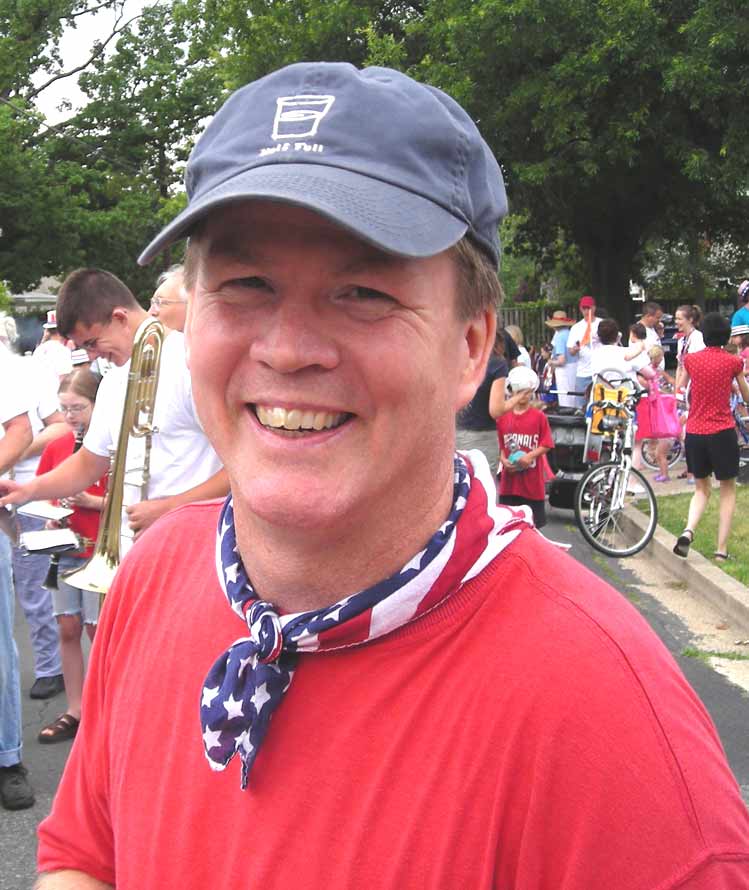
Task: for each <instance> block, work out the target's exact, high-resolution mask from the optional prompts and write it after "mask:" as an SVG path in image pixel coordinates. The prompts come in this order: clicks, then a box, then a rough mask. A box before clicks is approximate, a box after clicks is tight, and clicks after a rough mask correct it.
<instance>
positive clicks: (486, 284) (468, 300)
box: [58, 224, 504, 321]
mask: <svg viewBox="0 0 749 890" xmlns="http://www.w3.org/2000/svg"><path fill="white" fill-rule="evenodd" d="M200 230H201V226H200V224H198V226H197V227H196V229H195V230H193V232H192V233H191V234H190V240H189V241H188V242H187V249H186V250H185V264H184V269H183V284H184V286H185V288H186V289H187V290H188V291H190V290H192V288H193V287H194V286H195V280H196V277H197V272H198V256H199V241H200ZM451 250H452V252H453V256H454V257H455V262H456V266H457V272H458V299H457V307H456V308H457V314H458V319H459V320H460V321H468V319H470V318H475V317H476V316H477V315H480V314H481V313H482V312H484V311H485V310H487V309H494V311H495V312H496V311H498V310H499V307H500V306H501V305H502V301H503V300H504V293H503V292H502V285H501V283H500V281H499V276H498V275H497V270H496V268H495V267H494V264H493V263H492V261H491V259H490V258H489V257H488V256H487V254H485V253H484V251H483V250H481V249H480V248H478V247H477V246H476V245H475V244H474V242H473V241H471V239H470V238H469V237H468V236H467V235H466V236H464V237H463V238H461V239H460V241H458V243H457V244H455V245H454V246H453V247H452V248H451ZM58 311H59V310H58Z"/></svg>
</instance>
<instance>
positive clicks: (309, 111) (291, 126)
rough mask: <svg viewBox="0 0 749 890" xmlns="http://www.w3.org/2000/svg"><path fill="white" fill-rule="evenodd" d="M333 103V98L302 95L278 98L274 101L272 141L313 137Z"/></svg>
mask: <svg viewBox="0 0 749 890" xmlns="http://www.w3.org/2000/svg"><path fill="white" fill-rule="evenodd" d="M333 102H335V96H319V95H314V94H311V93H309V94H302V95H299V96H280V97H279V98H278V99H276V117H275V120H274V121H273V134H272V136H273V139H275V140H276V141H278V140H279V139H304V138H306V137H307V136H314V135H316V133H317V128H318V127H319V126H320V122H321V121H322V119H323V118H324V117H325V115H326V114H327V113H328V112H329V111H330V108H331V106H332V105H333Z"/></svg>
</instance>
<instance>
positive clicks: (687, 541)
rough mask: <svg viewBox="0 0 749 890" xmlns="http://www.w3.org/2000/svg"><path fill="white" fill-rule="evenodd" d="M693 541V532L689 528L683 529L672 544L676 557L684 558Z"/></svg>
mask: <svg viewBox="0 0 749 890" xmlns="http://www.w3.org/2000/svg"><path fill="white" fill-rule="evenodd" d="M693 541H694V532H693V531H692V529H691V528H685V529H684V531H683V532H682V533H681V534H680V535H679V537H678V538H677V539H676V543H675V544H674V553H675V554H676V555H677V556H681V557H684V558H686V556H687V554H688V553H689V548H690V547H691V546H692V542H693Z"/></svg>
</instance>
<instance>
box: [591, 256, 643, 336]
mask: <svg viewBox="0 0 749 890" xmlns="http://www.w3.org/2000/svg"><path fill="white" fill-rule="evenodd" d="M588 257H589V258H588V264H589V268H590V280H591V284H592V296H593V297H595V299H596V303H597V304H598V305H599V306H601V307H602V308H603V309H605V310H606V312H607V313H608V315H609V316H610V317H611V318H615V319H616V320H617V321H618V322H619V329H620V330H621V331H622V332H623V333H624V332H626V331H627V329H628V328H629V325H630V324H631V323H632V320H633V317H634V310H633V306H632V298H631V297H630V295H629V281H630V270H631V268H632V263H633V259H634V253H633V252H630V251H626V252H624V251H623V250H622V249H621V247H618V246H616V245H601V244H598V245H596V246H595V248H593V249H591V250H590V251H589V254H588Z"/></svg>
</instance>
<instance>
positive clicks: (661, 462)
mask: <svg viewBox="0 0 749 890" xmlns="http://www.w3.org/2000/svg"><path fill="white" fill-rule="evenodd" d="M670 448H671V439H658V444H657V445H656V446H655V459H656V461H657V462H658V469H659V470H660V475H661V477H663V478H665V479H668V452H669V450H670Z"/></svg>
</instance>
